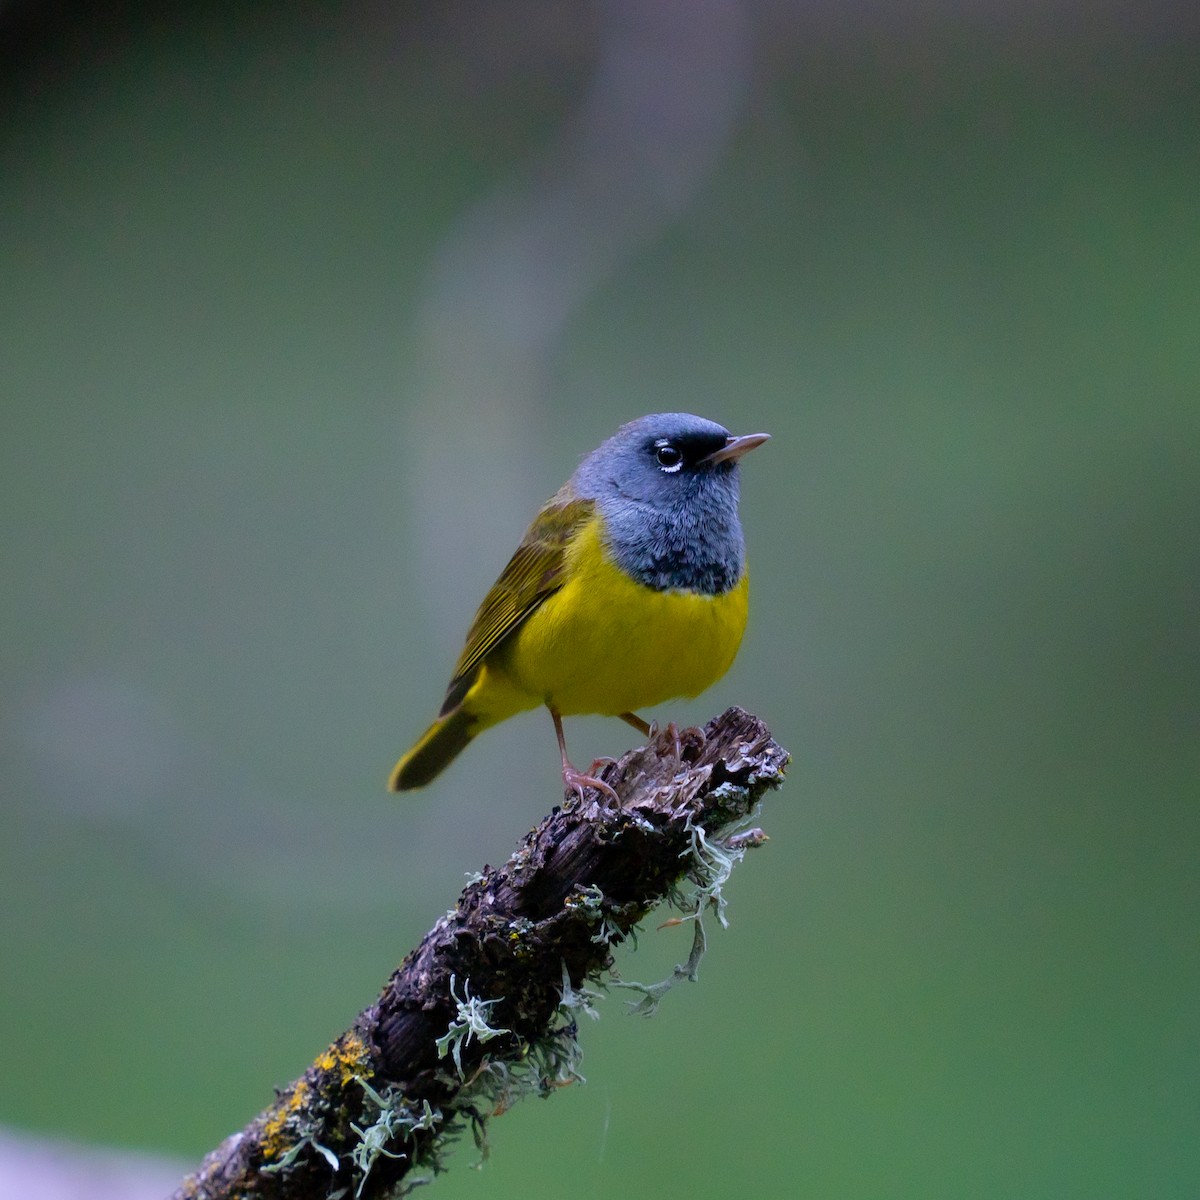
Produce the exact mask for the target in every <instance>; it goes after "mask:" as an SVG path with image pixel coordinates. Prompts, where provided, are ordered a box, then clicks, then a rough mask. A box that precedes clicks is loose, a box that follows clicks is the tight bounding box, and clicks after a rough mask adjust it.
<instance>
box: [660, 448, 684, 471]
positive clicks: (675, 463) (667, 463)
mask: <svg viewBox="0 0 1200 1200" xmlns="http://www.w3.org/2000/svg"><path fill="white" fill-rule="evenodd" d="M654 457H655V459H657V460H658V465H659V466H660V467H662V469H663V470H664V471H671V472H674V471H678V470H679V468H680V467H682V466H683V451H681V450H680V449H679V447H678V446H673V445H671V443H670V442H659V443H658V444H657V445H656V446H655V447H654Z"/></svg>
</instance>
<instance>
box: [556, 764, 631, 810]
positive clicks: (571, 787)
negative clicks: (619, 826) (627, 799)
mask: <svg viewBox="0 0 1200 1200" xmlns="http://www.w3.org/2000/svg"><path fill="white" fill-rule="evenodd" d="M593 769H594V768H593ZM563 784H564V785H565V786H566V788H567V790H568V791H572V792H574V793H575V794H576V795H577V796H578V797H579V802H580V803H581V804H582V803H583V801H584V799H585V797H584V794H583V792H584V788H595V789H596V791H598V792H600V793H601V794H603V795H605V796H608V797H610V798H611V800H612V802H613V804H614V805H616V807H617V808H620V807H621V797H620V796H618V795H617V793H616V792H614V791H613V789H612V788H611V787H610V786H609V785H608V784H607V783H605V782H604V780H603V779H597V778H596V776H595V775H587V774H585V773H584V772H583V771H577V770H575V768H574V767H570V766H567V767H564V768H563Z"/></svg>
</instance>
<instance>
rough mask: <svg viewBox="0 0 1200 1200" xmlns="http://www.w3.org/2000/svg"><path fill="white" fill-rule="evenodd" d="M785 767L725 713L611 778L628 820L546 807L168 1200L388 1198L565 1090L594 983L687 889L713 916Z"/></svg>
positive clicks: (759, 733)
mask: <svg viewBox="0 0 1200 1200" xmlns="http://www.w3.org/2000/svg"><path fill="white" fill-rule="evenodd" d="M671 732H672V733H673V731H671ZM677 748H678V750H679V757H676V751H677ZM787 759H788V756H787V752H786V751H785V750H783V749H782V748H781V747H780V746H779V745H777V744H776V743H775V742H774V741H773V740H772V739H771V735H770V733H769V732H768V730H767V728H766V727H765V726H764V725H763V723H762V722H761V721H759V720H758V718H757V717H754V716H751V715H750V714H749V713H746V712H744V711H742V710H741V709H738V708H731V709H729V710H728V711H727V712H725V713H723V714H722V715H721V716H719V717H716V718H714V719H713V720H712V721H710V722H709V723H708V725H707V726H706V727H705V728H704V730H703V731H700V730H697V729H689V730H684V731H683V733H682V734H680V737H679V743H678V747H677V744H676V742H675V739H674V738H673V736H670V735H662V736H659V737H658V738H657V739H656V740H655V741H654V742H653V743H652V744H651V745H650V746H647V747H643V748H640V749H637V750H631V751H629V753H627V754H626V755H625V756H624V757H623V758H622V759H621V760H620V761H619V762H617V763H613V764H611V765H609V766H607V767H606V768H605V769H604V771H603V778H604V779H605V780H606V781H607V782H608V783H609V784H610V785H611V786H612V787H613V788H614V789H615V790H616V792H617V794H618V796H620V798H621V806H620V808H615V807H609V808H605V807H600V806H599V805H597V804H595V803H592V802H589V803H588V804H586V805H581V804H579V803H570V804H567V805H565V806H564V807H562V808H556V809H555V810H554V811H553V812H552V813H551V814H550V815H549V816H548V817H546V818H545V820H543V821H542V823H541V824H540V825H539V826H538V827H537V828H536V829H534V830H532V831H531V832H530V833H529V834H528V835H527V836H526V837H525V839H524V840H523V841H522V843H521V845H520V846H519V847H518V849H517V851H516V853H515V854H513V856H512V857H511V858H510V859H509V860H508V862H507V863H505V864H504V866H502V867H500V868H498V869H493V868H487V869H486V870H485V871H484V872H483V874H482V876H481V877H480V878H479V879H477V880H476V881H474V882H472V883H471V884H469V885H468V886H467V888H466V889H465V890H464V891H463V893H462V895H461V897H460V898H459V901H458V904H457V905H456V907H455V908H454V909H453V910H452V911H451V912H449V913H447V914H446V916H444V917H443V918H442V919H441V920H440V921H438V923H437V924H436V925H435V926H434V927H433V929H432V930H430V932H429V933H428V934H427V935H426V936H425V938H424V940H423V941H422V942H421V944H420V946H418V947H417V949H416V950H414V951H413V952H412V953H411V954H409V955H408V957H407V958H406V959H405V960H404V962H403V963H402V964H401V965H400V966H399V967H398V968H397V969H396V971H395V972H394V973H393V974H392V977H391V978H390V979H389V980H388V981H387V983H386V985H385V986H384V988H383V991H382V993H381V994H380V996H379V998H378V999H377V1000H376V1001H375V1003H374V1004H372V1005H371V1006H370V1007H369V1008H367V1009H366V1010H364V1011H363V1012H362V1013H361V1014H360V1015H359V1017H358V1019H357V1020H356V1021H355V1022H354V1024H353V1026H352V1027H351V1028H350V1029H349V1030H348V1031H347V1032H346V1033H344V1034H342V1036H341V1037H339V1038H338V1039H337V1041H335V1042H334V1043H333V1045H331V1046H330V1047H329V1048H328V1049H327V1050H326V1051H325V1052H324V1053H323V1054H321V1055H320V1056H319V1057H318V1058H317V1060H316V1061H315V1062H314V1063H313V1065H312V1066H311V1067H309V1068H308V1070H307V1071H305V1073H304V1075H303V1076H302V1077H301V1078H300V1079H298V1080H297V1081H296V1082H295V1083H293V1084H292V1085H291V1086H290V1087H288V1088H286V1089H285V1090H284V1091H283V1092H281V1093H280V1094H279V1095H278V1097H277V1098H276V1100H275V1102H274V1104H272V1105H271V1106H270V1107H269V1108H268V1109H266V1111H265V1112H263V1113H261V1114H260V1115H259V1116H258V1117H256V1118H255V1119H254V1120H253V1121H251V1123H250V1124H249V1125H248V1126H247V1127H246V1128H245V1129H244V1130H242V1132H240V1133H237V1134H234V1135H233V1136H232V1137H229V1138H227V1139H226V1140H225V1141H224V1142H223V1143H222V1144H221V1145H220V1146H218V1147H217V1149H216V1150H214V1151H213V1152H212V1153H211V1154H209V1155H208V1157H207V1158H206V1159H205V1160H204V1163H203V1164H202V1165H201V1167H200V1169H199V1171H197V1173H196V1174H195V1175H192V1176H190V1177H189V1178H188V1179H187V1180H185V1181H184V1183H183V1184H182V1185H181V1186H180V1188H179V1189H178V1190H177V1191H176V1192H175V1200H230V1198H233V1197H239V1198H246V1200H249V1198H256V1200H257V1198H259V1197H262V1198H264V1200H265V1198H268V1197H269V1198H278V1200H308V1198H310V1197H311V1198H313V1200H316V1198H318V1197H319V1198H321V1200H325V1198H327V1197H331V1196H347V1197H349V1196H354V1197H362V1198H363V1200H368V1198H370V1197H379V1196H384V1195H387V1194H389V1193H391V1192H392V1191H393V1190H394V1189H396V1188H397V1185H398V1184H400V1183H401V1182H402V1181H405V1182H415V1181H416V1180H415V1178H413V1177H411V1174H410V1173H412V1172H414V1170H422V1169H424V1170H431V1169H432V1170H436V1169H437V1168H438V1165H439V1152H440V1150H441V1149H442V1148H443V1146H444V1145H445V1142H446V1140H447V1137H448V1136H453V1135H454V1134H455V1133H457V1132H461V1131H462V1129H463V1128H464V1127H468V1126H469V1127H471V1128H472V1130H473V1132H475V1134H476V1137H477V1139H478V1138H480V1137H481V1136H482V1132H483V1125H484V1124H485V1122H486V1120H487V1119H488V1117H490V1116H492V1115H495V1114H496V1113H498V1112H500V1111H502V1110H503V1109H504V1108H505V1107H507V1106H508V1104H509V1103H511V1102H512V1101H513V1100H514V1099H516V1098H518V1097H519V1096H520V1095H523V1094H526V1093H528V1092H531V1091H537V1092H541V1093H543V1094H544V1093H546V1092H548V1091H549V1090H551V1089H552V1088H554V1087H557V1086H561V1085H562V1084H564V1083H569V1082H571V1081H572V1080H573V1079H574V1078H576V1075H575V1071H574V1062H575V1055H576V1054H577V1046H576V1042H575V1036H574V1035H575V1027H574V1020H573V1017H572V1012H573V1010H575V1009H578V1008H585V1009H586V1008H587V1007H588V997H589V995H590V993H589V992H588V991H587V989H586V986H585V984H586V981H587V980H589V979H598V978H599V977H600V976H601V975H602V973H603V972H605V971H606V970H608V969H609V968H610V967H611V965H612V959H611V947H612V945H614V944H615V943H617V942H620V941H621V940H622V939H623V938H624V937H626V936H627V935H628V934H629V933H630V932H631V931H632V930H633V929H634V927H635V926H636V925H637V923H638V922H639V921H640V920H641V919H642V918H643V917H644V916H645V915H646V913H647V912H648V911H649V910H650V909H651V908H653V907H654V906H655V905H656V904H658V903H659V902H660V901H662V900H664V899H666V898H668V897H672V896H674V897H676V898H678V897H679V896H680V892H679V888H680V887H681V886H684V885H686V884H687V883H688V882H689V881H690V882H691V884H692V885H694V888H693V891H692V903H693V905H694V907H695V909H696V911H697V915H698V913H699V910H700V909H702V908H704V907H706V906H708V905H710V904H717V905H719V904H721V903H723V902H722V901H721V899H720V884H721V883H722V882H724V879H725V878H726V877H727V875H728V872H729V870H730V869H731V867H732V865H733V862H735V861H736V860H737V859H738V858H740V857H741V854H742V853H743V852H744V850H745V849H746V848H747V847H748V846H751V845H756V844H757V843H758V842H759V841H761V840H762V835H761V834H760V833H759V832H758V831H750V832H748V833H742V834H738V835H734V836H726V837H725V838H724V840H722V836H723V835H725V834H727V833H728V832H729V830H730V828H731V827H732V826H735V825H736V824H737V823H738V822H740V821H744V820H745V818H747V817H748V816H749V814H750V813H751V812H752V810H753V808H754V806H755V804H756V802H757V801H758V799H759V797H760V796H761V795H762V794H763V793H764V792H765V791H766V790H767V789H768V788H772V787H777V786H778V785H779V784H780V782H782V778H783V769H784V767H785V766H786V764H787ZM591 794H592V793H589V796H590V795H591ZM701 942H702V935H701V934H700V933H699V923H698V922H697V942H696V945H697V947H699V945H700V944H701ZM679 970H680V972H683V973H686V970H685V969H684V968H680V969H679Z"/></svg>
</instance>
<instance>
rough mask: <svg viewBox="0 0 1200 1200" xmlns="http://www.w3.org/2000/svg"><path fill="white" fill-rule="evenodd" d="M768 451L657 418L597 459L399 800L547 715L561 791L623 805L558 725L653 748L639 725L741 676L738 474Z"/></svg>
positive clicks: (492, 594) (512, 564)
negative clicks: (605, 721) (472, 745)
mask: <svg viewBox="0 0 1200 1200" xmlns="http://www.w3.org/2000/svg"><path fill="white" fill-rule="evenodd" d="M769 438H770V435H769V434H766V433H751V434H744V435H742V436H740V437H737V436H734V435H733V434H731V433H730V432H729V430H728V429H726V428H725V427H724V426H723V425H718V424H717V423H716V422H714V421H709V420H706V419H704V418H703V417H697V416H693V415H692V414H691V413H677V412H670V413H652V414H650V415H649V416H645V417H640V418H638V419H637V420H634V421H630V422H628V423H627V424H625V425H622V426H621V427H620V428H619V429H618V430H617V432H616V433H615V434H614V435H613V436H612V437H610V438H608V440H607V441H605V442H603V443H601V445H600V446H598V447H597V448H596V449H595V450H593V451H592V452H591V453H590V454H589V455H587V456H586V457H585V458H584V459H583V461H582V462H581V463H580V465H579V467H578V468H577V469H576V471H575V473H574V474H573V475H572V476H571V478H570V479H569V480H568V481H567V483H566V484H564V485H563V486H562V487H561V488H560V489H559V490H558V491H557V492H556V493H555V494H554V495H553V496H552V497H551V498H550V499H549V500H548V501H547V502H546V503H545V504H544V505H543V506H542V508H541V509H540V510H539V511H538V513H537V515H536V516H535V517H534V518H533V521H532V523H531V524H530V526H529V529H528V530H527V531H526V533H525V536H524V537H523V538H522V540H521V544H520V545H519V546H518V547H517V550H516V553H515V554H514V555H513V556H512V558H511V559H509V561H508V565H507V566H506V567H505V568H504V570H503V571H501V572H500V577H499V578H498V579H497V580H496V582H495V583H494V584H493V585H492V588H491V590H490V591H489V592H488V593H487V595H486V596H485V597H484V599H483V603H482V604H481V605H480V606H479V610H478V612H476V614H475V619H474V621H473V622H472V624H471V627H470V630H469V631H468V633H467V637H466V643H465V645H464V646H463V650H462V653H461V654H460V655H459V658H458V662H457V663H456V664H455V666H454V671H453V674H452V676H451V678H450V683H449V686H448V687H447V689H446V695H445V699H444V700H443V702H442V706H441V709H440V710H439V712H438V715H437V718H436V720H434V722H433V723H432V724H431V725H430V726H429V728H428V729H427V730H426V731H425V732H424V733H423V734H422V735H421V737H420V738H419V739H418V740H417V742H416V744H415V745H414V746H413V747H412V749H410V750H409V751H408V753H407V754H405V755H404V756H403V757H402V758H401V759H400V761H399V762H398V763H397V764H396V766H395V768H394V769H393V771H392V774H391V777H390V779H389V781H388V786H389V789H390V790H391V791H395V792H404V791H409V790H410V789H413V788H419V787H423V786H425V785H426V784H428V783H430V782H431V781H432V780H433V779H434V778H435V777H436V776H437V775H439V774H440V773H441V772H442V770H443V769H444V768H445V767H446V766H448V765H449V763H450V762H451V761H452V760H453V759H454V758H456V757H457V756H458V755H459V754H460V753H461V752H462V751H463V750H464V749H465V748H466V746H467V744H468V743H469V742H471V741H472V739H474V738H475V737H476V736H477V735H478V734H480V733H482V732H483V731H484V730H485V729H488V728H490V727H491V726H493V725H496V724H498V723H499V722H501V721H504V720H507V719H508V718H509V717H511V716H515V715H516V714H517V713H520V712H523V711H526V710H528V709H532V708H536V707H538V706H539V705H545V707H546V708H547V709H548V710H549V712H550V717H551V719H552V721H553V722H554V731H555V736H556V737H557V739H558V750H559V756H560V758H561V762H562V777H563V784H564V787H565V788H566V789H567V791H568V792H570V791H574V792H575V793H577V794H578V795H579V797H580V799H581V800H582V799H583V797H584V789H585V788H594V789H596V790H598V791H599V792H601V793H604V794H606V795H608V796H609V797H611V798H612V799H613V800H614V801H617V797H616V794H615V792H614V791H613V789H612V788H611V787H610V786H609V785H608V784H607V783H605V782H604V781H603V780H601V779H598V778H596V774H595V772H596V765H595V764H593V767H592V773H591V774H589V773H587V772H583V771H580V770H577V769H576V768H575V767H574V766H573V765H572V764H571V761H570V759H569V758H568V756H567V746H566V738H565V735H564V733H563V725H562V718H563V717H564V716H573V715H578V714H583V713H594V714H603V715H606V716H616V717H620V718H621V719H622V720H624V721H626V722H627V723H628V724H630V725H632V726H633V727H634V728H635V729H637V730H638V731H639V732H641V733H642V734H643V735H649V734H651V732H652V726H651V725H649V724H648V723H647V722H646V721H644V720H643V719H642V718H641V717H640V716H638V715H637V712H636V711H635V710H637V709H639V708H648V707H652V706H654V705H658V704H662V703H664V702H665V701H667V700H671V699H675V698H677V697H681V696H696V695H699V694H700V692H702V691H704V690H705V689H706V688H708V687H709V686H710V685H712V684H713V683H715V682H716V681H717V680H718V679H720V678H721V676H722V675H724V674H725V672H726V671H727V670H728V669H729V667H730V666H731V665H732V663H733V660H734V657H735V656H736V654H737V651H738V647H739V646H740V644H741V641H742V634H743V632H744V631H745V628H746V617H747V611H748V595H749V591H748V588H749V580H748V576H747V573H746V551H745V539H744V536H743V533H742V526H741V522H740V519H739V516H738V499H739V465H738V464H739V462H740V460H741V458H742V457H743V455H745V454H747V453H748V452H749V451H751V450H753V449H754V448H755V447H757V446H761V445H762V444H763V443H764V442H766V441H768V440H769ZM617 803H618V804H619V801H617Z"/></svg>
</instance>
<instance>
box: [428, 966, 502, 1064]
mask: <svg viewBox="0 0 1200 1200" xmlns="http://www.w3.org/2000/svg"><path fill="white" fill-rule="evenodd" d="M457 983H458V979H457V977H456V976H454V975H451V976H450V998H451V999H452V1000H453V1001H454V1003H455V1005H456V1006H457V1009H458V1011H457V1014H456V1016H455V1018H454V1020H453V1021H451V1022H450V1028H449V1029H447V1030H446V1032H445V1033H444V1034H442V1036H441V1037H440V1038H438V1040H437V1052H438V1056H439V1057H441V1058H445V1057H446V1055H447V1054H449V1055H450V1057H451V1058H452V1059H454V1066H455V1069H456V1070H457V1071H458V1077H459V1078H460V1079H461V1078H462V1077H463V1069H462V1050H463V1046H465V1045H466V1044H467V1043H468V1042H470V1040H471V1039H472V1038H474V1039H475V1040H476V1041H478V1042H489V1041H491V1040H492V1038H495V1037H500V1036H501V1035H503V1034H506V1033H511V1032H512V1031H511V1030H509V1029H502V1028H500V1027H499V1026H493V1025H489V1024H488V1017H489V1016H490V1015H491V1012H492V1009H493V1008H494V1007H495V1006H496V1005H497V1004H499V1003H500V1001H501V1000H503V999H504V997H503V996H497V997H496V998H495V999H494V1000H481V999H480V998H479V997H478V996H472V995H471V981H470V980H469V979H468V980H466V981H464V983H463V994H462V995H461V996H460V995H458V993H457V992H456V991H455V986H456V984H457Z"/></svg>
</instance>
